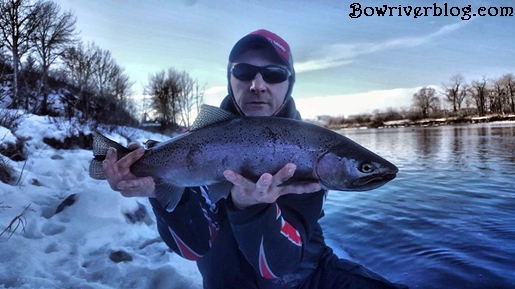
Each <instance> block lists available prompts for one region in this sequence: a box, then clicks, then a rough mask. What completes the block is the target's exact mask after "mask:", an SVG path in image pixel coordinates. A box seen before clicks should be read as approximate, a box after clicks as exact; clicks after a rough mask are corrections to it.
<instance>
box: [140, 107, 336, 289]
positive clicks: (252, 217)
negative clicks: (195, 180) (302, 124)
mask: <svg viewBox="0 0 515 289" xmlns="http://www.w3.org/2000/svg"><path fill="white" fill-rule="evenodd" d="M221 108H223V109H226V110H228V111H231V112H234V113H237V110H236V108H235V107H234V103H233V101H232V99H231V98H230V97H227V98H226V99H225V100H224V101H223V102H222V105H221ZM276 116H277V117H287V118H295V119H300V114H299V113H298V112H297V110H296V108H295V103H294V101H293V99H292V98H291V97H288V98H287V99H286V101H285V103H284V105H283V107H282V108H281V110H280V111H279V112H278V113H277V115H276ZM271 173H273V172H271ZM208 191H209V188H208V187H196V188H186V190H185V192H184V194H183V197H182V199H181V201H180V202H179V204H178V205H177V207H176V208H175V209H174V210H173V211H172V212H167V211H166V210H165V209H163V207H162V206H161V204H160V203H159V202H158V201H157V200H156V199H152V198H151V199H150V203H151V204H152V206H153V209H154V212H155V214H156V217H157V225H158V230H159V233H160V235H161V237H162V238H163V240H164V241H165V242H166V244H167V245H168V246H169V247H170V248H171V249H172V250H173V251H174V252H176V253H177V254H179V255H181V256H182V257H184V258H186V259H190V260H195V261H197V265H198V268H199V270H200V273H201V274H202V277H203V283H204V287H205V288H292V287H297V286H298V285H299V284H301V283H302V281H303V280H304V279H306V278H307V277H308V276H309V275H310V274H311V273H312V272H313V271H314V270H315V268H316V267H317V266H318V264H319V261H320V260H321V259H322V258H324V257H325V256H327V255H329V254H332V251H331V249H330V248H329V247H327V246H326V244H325V242H324V238H323V236H322V230H321V228H320V225H319V224H318V219H319V218H320V217H321V216H322V215H323V212H322V205H323V202H324V199H325V194H326V192H325V191H319V192H317V193H312V194H302V195H285V196H281V197H280V198H279V199H277V201H276V202H275V203H272V204H259V205H254V206H252V207H250V208H248V209H245V210H242V211H240V210H237V209H235V208H234V206H233V204H232V202H231V199H230V198H228V199H222V200H220V201H219V202H218V203H216V204H211V202H210V201H209V198H207V193H208Z"/></svg>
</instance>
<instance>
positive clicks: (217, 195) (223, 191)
mask: <svg viewBox="0 0 515 289" xmlns="http://www.w3.org/2000/svg"><path fill="white" fill-rule="evenodd" d="M232 186H233V184H232V183H231V182H229V181H223V182H220V183H216V184H213V185H210V186H209V194H208V195H209V199H210V200H211V202H213V203H216V202H218V201H219V200H220V199H222V198H224V199H227V197H228V196H229V193H230V192H231V189H232Z"/></svg>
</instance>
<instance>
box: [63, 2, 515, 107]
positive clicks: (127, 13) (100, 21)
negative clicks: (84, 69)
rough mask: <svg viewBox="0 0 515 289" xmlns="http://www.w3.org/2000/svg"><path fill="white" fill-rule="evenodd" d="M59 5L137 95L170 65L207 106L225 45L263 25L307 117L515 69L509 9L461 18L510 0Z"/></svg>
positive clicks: (218, 90)
mask: <svg viewBox="0 0 515 289" xmlns="http://www.w3.org/2000/svg"><path fill="white" fill-rule="evenodd" d="M56 2H57V3H59V4H60V5H61V7H62V9H64V10H72V11H73V12H74V13H75V15H76V16H77V29H78V30H79V31H80V36H81V37H82V39H83V41H84V42H88V41H94V42H95V43H96V44H97V45H98V46H100V47H101V48H102V49H107V50H109V51H111V53H112V54H113V57H114V58H115V60H116V61H117V63H118V64H119V65H121V66H122V67H124V68H125V69H126V72H127V73H128V75H129V76H130V78H131V80H132V81H134V82H136V84H135V85H134V86H133V90H134V92H135V93H136V94H140V93H142V91H143V87H144V86H146V85H147V83H148V76H149V74H153V73H156V72H158V71H161V70H163V69H167V68H169V67H174V68H176V69H178V70H185V71H187V72H188V73H189V74H190V75H191V76H192V77H193V78H194V79H197V80H198V81H199V82H200V83H201V84H203V83H206V84H207V85H206V98H205V101H206V103H209V104H213V105H218V104H219V102H220V100H221V99H222V98H223V96H225V94H226V91H227V89H226V72H225V69H226V65H227V58H228V54H229V51H230V50H231V48H232V46H233V45H234V43H235V42H236V41H237V40H238V39H239V38H241V37H243V36H244V35H246V34H247V33H249V32H251V31H253V30H256V29H260V28H265V29H268V30H271V31H273V32H275V33H277V34H279V35H280V36H282V37H283V38H284V39H285V40H286V41H287V42H288V43H289V44H290V46H291V48H292V52H293V58H294V60H295V68H296V70H297V82H296V84H295V88H294V90H293V96H294V97H295V99H296V101H297V104H298V108H299V110H300V112H301V113H302V114H303V115H304V116H306V117H308V116H309V117H311V116H314V115H322V114H329V115H348V114H355V113H363V112H370V111H373V110H374V109H386V108H388V107H393V108H400V107H408V106H410V105H411V97H412V95H413V93H414V92H416V91H417V90H418V89H419V88H420V87H422V86H430V85H433V86H441V84H442V83H444V82H446V81H448V80H449V79H450V77H451V76H452V75H454V74H457V73H460V74H462V75H463V76H464V77H465V80H466V81H467V82H470V81H472V80H479V79H480V78H481V77H482V76H483V75H485V76H486V77H487V78H496V77H499V76H501V75H502V74H505V73H515V37H513V36H514V35H515V15H514V16H511V17H501V16H484V17H479V16H476V17H471V19H470V20H462V19H461V18H462V17H464V14H463V11H462V8H463V7H467V6H468V5H470V7H471V9H472V12H471V14H474V13H477V11H478V9H479V8H480V7H486V8H487V9H488V8H489V7H497V8H498V7H502V6H511V7H515V2H513V1H501V0H498V1H477V0H471V1H457V0H452V1H437V2H434V1H405V0H397V1H381V2H378V1H371V0H369V1H361V2H358V1H356V0H355V1H332V0H321V1H314V0H313V1H308V0H291V1H286V0H283V1H273V0H256V1H239V0H231V1H229V0H217V1H213V0H172V1H164V0H160V1H158V0H146V1H139V0H124V1H122V0H88V1H84V0H57V1H56ZM354 2H355V3H359V5H361V11H362V13H363V12H368V14H370V11H372V10H371V9H370V8H368V9H367V10H365V7H369V6H374V7H375V6H382V5H389V6H390V7H396V9H397V7H400V8H401V9H404V7H405V8H406V9H407V8H409V7H407V6H409V5H411V6H413V9H415V5H417V4H418V6H428V7H430V6H433V3H436V4H435V5H436V6H437V7H440V8H442V9H444V8H445V4H447V11H448V16H444V15H442V16H433V11H432V10H427V11H428V16H420V17H417V18H414V17H413V14H411V15H410V16H407V15H406V14H405V13H404V12H402V16H398V10H392V11H393V13H394V16H382V17H381V16H377V14H376V13H374V15H373V16H365V15H364V14H362V15H361V17H359V18H351V17H350V16H349V14H350V13H352V12H353V9H352V8H351V6H350V5H351V3H354ZM426 2H427V3H426ZM421 3H426V4H425V5H424V4H421ZM452 7H457V8H454V10H450V9H451V8H452ZM458 7H459V8H460V10H458ZM403 11H404V10H403ZM420 11H423V10H420ZM451 12H453V13H454V14H457V13H458V12H459V15H458V16H450V15H449V14H450V13H451ZM487 12H488V11H482V13H487ZM491 12H495V10H491ZM412 13H413V12H412Z"/></svg>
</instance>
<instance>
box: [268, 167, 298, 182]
mask: <svg viewBox="0 0 515 289" xmlns="http://www.w3.org/2000/svg"><path fill="white" fill-rule="evenodd" d="M296 169H297V166H296V165H295V164H292V163H290V164H286V165H285V166H284V167H283V168H282V169H280V170H279V171H278V172H277V174H275V175H274V178H273V183H272V185H273V186H274V187H276V186H278V185H280V184H282V183H284V182H286V181H287V180H289V179H290V178H291V177H292V176H293V174H294V173H295V170H296Z"/></svg>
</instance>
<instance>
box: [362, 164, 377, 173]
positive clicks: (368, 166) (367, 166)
mask: <svg viewBox="0 0 515 289" xmlns="http://www.w3.org/2000/svg"><path fill="white" fill-rule="evenodd" d="M375 169H376V168H375V166H374V165H373V164H371V163H362V164H361V165H360V166H359V171H360V172H362V173H365V174H369V173H371V172H373V171H374V170H375Z"/></svg>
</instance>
